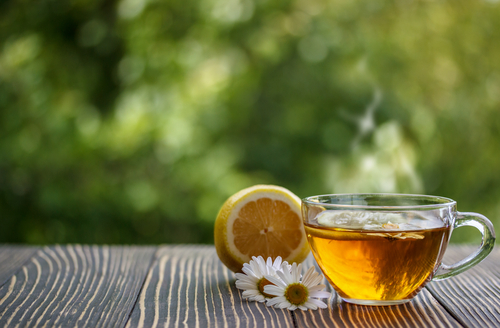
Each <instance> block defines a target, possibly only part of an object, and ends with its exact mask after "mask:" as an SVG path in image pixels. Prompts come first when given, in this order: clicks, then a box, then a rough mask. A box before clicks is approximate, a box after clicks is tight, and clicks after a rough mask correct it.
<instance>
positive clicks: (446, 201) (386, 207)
mask: <svg viewBox="0 0 500 328" xmlns="http://www.w3.org/2000/svg"><path fill="white" fill-rule="evenodd" d="M332 196H336V197H339V196H346V197H348V196H358V197H360V196H398V197H414V198H422V199H430V198H434V199H436V198H437V199H439V200H442V201H444V202H443V203H436V204H426V205H354V204H332V203H324V202H319V201H312V200H311V199H312V198H319V197H332ZM301 200H302V202H303V203H305V204H308V205H316V206H318V205H319V206H325V207H335V208H344V209H349V208H350V209H352V208H357V209H373V210H377V209H384V210H390V209H395V210H409V209H422V208H424V209H428V208H436V207H438V208H441V207H449V206H454V205H456V204H457V202H456V201H454V200H453V199H451V198H448V197H443V196H434V195H421V194H400V193H346V194H323V195H315V196H308V197H305V198H302V199H301Z"/></svg>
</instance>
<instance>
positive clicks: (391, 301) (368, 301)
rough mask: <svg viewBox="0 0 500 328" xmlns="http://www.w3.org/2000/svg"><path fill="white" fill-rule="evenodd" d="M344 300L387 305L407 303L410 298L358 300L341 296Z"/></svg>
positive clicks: (358, 303)
mask: <svg viewBox="0 0 500 328" xmlns="http://www.w3.org/2000/svg"><path fill="white" fill-rule="evenodd" d="M341 298H342V300H343V301H344V302H347V303H351V304H357V305H370V306H389V305H399V304H404V303H408V302H409V301H411V299H404V300H390V301H377V300H358V299H353V298H343V297H341Z"/></svg>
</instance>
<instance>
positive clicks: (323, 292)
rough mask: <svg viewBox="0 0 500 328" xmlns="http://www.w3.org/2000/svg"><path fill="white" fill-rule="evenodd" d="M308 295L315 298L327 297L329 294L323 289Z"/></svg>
mask: <svg viewBox="0 0 500 328" xmlns="http://www.w3.org/2000/svg"><path fill="white" fill-rule="evenodd" d="M309 296H310V297H315V298H329V297H330V296H331V294H330V293H329V292H325V291H315V292H313V293H310V294H309Z"/></svg>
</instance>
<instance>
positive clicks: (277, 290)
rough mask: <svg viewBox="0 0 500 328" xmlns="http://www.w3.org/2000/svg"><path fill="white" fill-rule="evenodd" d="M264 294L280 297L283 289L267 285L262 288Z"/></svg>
mask: <svg viewBox="0 0 500 328" xmlns="http://www.w3.org/2000/svg"><path fill="white" fill-rule="evenodd" d="M264 293H266V294H269V295H275V296H280V295H283V288H280V287H278V286H271V285H267V286H264Z"/></svg>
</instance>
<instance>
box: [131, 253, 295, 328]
mask: <svg viewBox="0 0 500 328" xmlns="http://www.w3.org/2000/svg"><path fill="white" fill-rule="evenodd" d="M159 326H161V327H179V326H182V327H231V328H232V327H266V328H267V327H269V328H278V327H289V328H292V327H293V322H292V320H291V316H290V314H289V312H288V311H287V310H281V309H274V308H270V307H266V306H265V305H264V304H263V303H256V302H248V301H247V300H244V299H242V298H241V292H240V291H239V290H238V289H236V287H235V278H234V274H233V273H232V272H231V271H229V270H228V269H226V268H225V267H224V266H223V264H222V263H221V262H220V260H219V258H218V257H217V254H216V251H215V248H214V247H213V246H177V247H171V246H170V247H163V248H161V249H160V250H159V253H158V255H157V257H156V260H155V263H154V265H153V268H152V270H151V271H150V272H149V274H148V276H147V278H146V281H145V284H144V287H143V289H142V291H141V294H140V295H139V299H138V301H137V304H136V306H135V308H134V310H133V312H132V315H131V316H130V320H129V322H128V323H127V327H159Z"/></svg>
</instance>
